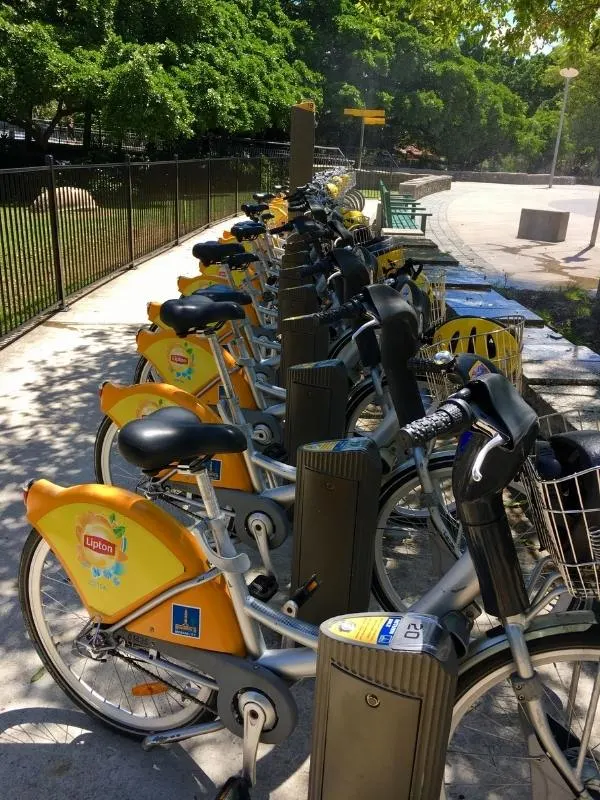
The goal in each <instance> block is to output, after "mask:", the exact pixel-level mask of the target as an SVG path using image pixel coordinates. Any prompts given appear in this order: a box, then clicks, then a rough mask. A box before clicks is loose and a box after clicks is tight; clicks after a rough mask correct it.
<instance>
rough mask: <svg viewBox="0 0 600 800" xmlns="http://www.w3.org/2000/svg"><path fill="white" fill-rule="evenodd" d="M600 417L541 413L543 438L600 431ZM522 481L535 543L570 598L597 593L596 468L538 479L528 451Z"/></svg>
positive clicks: (599, 526)
mask: <svg viewBox="0 0 600 800" xmlns="http://www.w3.org/2000/svg"><path fill="white" fill-rule="evenodd" d="M599 423H600V420H598V419H595V418H591V417H589V416H584V415H582V414H580V413H577V412H574V413H569V414H550V415H548V416H546V417H541V418H540V433H541V436H542V437H543V438H548V437H549V436H554V435H556V434H561V433H567V432H570V431H580V430H592V431H600V424H599ZM523 482H524V485H525V490H526V493H527V497H528V500H529V508H530V514H531V516H532V522H533V523H534V525H535V527H536V529H537V531H538V535H539V537H540V543H541V545H542V547H544V548H545V549H546V550H547V551H548V553H549V554H550V556H551V557H552V559H553V561H554V563H555V565H556V567H557V569H558V570H559V572H560V574H561V575H562V577H563V580H564V582H565V586H566V587H567V589H568V591H569V592H570V593H571V594H572V595H573V596H575V597H594V598H600V467H591V468H588V469H583V470H580V471H577V472H573V473H572V474H570V475H566V476H565V477H561V478H556V479H544V478H542V477H541V476H540V475H539V473H538V471H537V469H536V463H535V457H534V456H530V457H529V458H528V459H527V461H526V462H525V465H524V470H523Z"/></svg>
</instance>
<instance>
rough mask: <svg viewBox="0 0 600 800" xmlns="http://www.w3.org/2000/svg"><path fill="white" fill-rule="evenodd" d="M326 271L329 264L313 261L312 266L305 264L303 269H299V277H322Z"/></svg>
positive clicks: (322, 260) (321, 260)
mask: <svg viewBox="0 0 600 800" xmlns="http://www.w3.org/2000/svg"><path fill="white" fill-rule="evenodd" d="M328 269H329V262H328V261H325V260H324V259H320V260H319V261H315V263H314V264H306V265H305V266H304V267H300V277H301V278H310V277H312V276H313V275H324V274H325V273H326V272H327V270H328Z"/></svg>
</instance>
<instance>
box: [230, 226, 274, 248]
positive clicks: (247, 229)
mask: <svg viewBox="0 0 600 800" xmlns="http://www.w3.org/2000/svg"><path fill="white" fill-rule="evenodd" d="M266 230H267V228H266V226H265V225H263V223H262V222H252V220H248V221H246V222H236V224H235V225H232V227H231V234H232V236H235V238H236V239H237V240H238V242H243V241H249V240H250V239H256V237H257V236H260V235H261V233H264V232H265V231H266ZM236 252H239V251H236ZM228 255H229V253H228Z"/></svg>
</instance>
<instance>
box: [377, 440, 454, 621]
mask: <svg viewBox="0 0 600 800" xmlns="http://www.w3.org/2000/svg"><path fill="white" fill-rule="evenodd" d="M453 464H454V454H453V453H435V452H434V453H433V454H432V455H431V456H430V459H429V473H430V475H431V478H432V481H433V482H434V484H435V483H436V481H437V479H438V478H439V481H440V483H442V478H443V479H444V481H446V480H447V479H448V478H449V477H450V478H451V475H452V466H453ZM420 486H421V481H420V478H419V475H418V473H417V470H416V467H415V465H414V463H413V462H411V461H409V462H406V463H405V464H404V465H402V466H400V467H399V468H397V469H396V470H394V472H392V473H391V474H390V475H389V476H387V479H386V480H385V482H384V484H383V486H382V489H381V492H380V495H379V512H378V517H377V528H376V532H375V539H374V553H373V575H372V580H371V592H372V594H373V596H374V598H375V599H376V600H377V602H378V603H379V605H380V606H381V607H382V608H383V609H384V610H386V611H404V610H406V608H407V607H408V606H409V605H410V604H411V602H414V600H416V599H417V595H415V592H418V593H419V594H418V596H421V594H423V593H424V592H425V591H426V590H427V588H429V585H427V586H424V585H422V584H424V583H425V584H429V583H430V582H431V581H433V582H434V583H435V578H436V577H437V578H438V579H439V577H441V575H442V574H443V571H444V562H442V561H441V560H440V555H441V553H442V551H441V550H439V548H437V547H435V546H434V547H431V548H430V550H429V551H428V552H424V549H423V544H422V542H423V541H426V540H425V539H424V538H422V539H421V543H420V544H418V545H417V546H416V547H415V550H416V552H417V558H420V556H422V555H423V556H424V559H425V563H426V569H425V573H426V574H423V570H422V569H421V570H420V569H419V564H420V562H419V564H417V562H416V559H415V560H411V559H410V558H409V553H408V552H405V553H403V554H402V562H401V564H402V566H403V568H404V571H403V573H402V576H401V577H402V587H403V590H404V592H405V596H406V598H407V599H409V600H410V602H404V601H403V600H402V599H401V598H400V595H399V594H398V593H397V592H396V590H395V589H394V587H393V585H392V579H391V578H390V576H389V575H388V572H387V570H386V566H385V564H386V556H385V553H384V539H383V537H384V531H385V530H387V528H386V527H385V523H386V522H387V521H388V517H387V516H386V518H385V520H384V519H383V517H384V515H386V510H387V508H388V506H390V504H392V502H393V501H394V498H398V500H400V499H402V498H407V497H408V496H409V495H410V494H411V493H413V492H415V490H416V491H417V492H418V489H419V488H420ZM415 500H416V502H419V498H418V494H417V496H416V497H415ZM397 505H398V503H397V502H394V503H393V505H392V508H393V509H394V511H395V509H396V507H397ZM391 513H392V512H390V515H389V516H391ZM428 516H429V512H428V511H427V510H426V509H421V508H411V507H409V506H407V505H405V506H403V510H401V511H400V512H399V513H398V517H399V518H400V519H401V521H402V522H403V524H405V525H406V526H407V527H406V531H405V533H408V534H409V535H412V537H413V540H414V541H417V542H418V541H419V540H418V539H415V537H418V536H419V534H424V536H426V537H433V536H435V535H436V534H433V533H431V531H429V530H428V527H427V520H428ZM432 541H433V540H432ZM410 544H411V543H410V542H409V543H408V544H407V550H410V549H411V547H410ZM415 586H416V588H415Z"/></svg>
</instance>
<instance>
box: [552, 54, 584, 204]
mask: <svg viewBox="0 0 600 800" xmlns="http://www.w3.org/2000/svg"><path fill="white" fill-rule="evenodd" d="M560 74H561V75H562V77H563V78H564V79H565V91H564V94H563V103H562V108H561V110H560V121H559V123H558V132H557V134H556V144H555V145H554V157H553V158H552V169H551V170H550V180H549V181H548V188H549V189H551V188H552V182H553V180H554V172H555V170H556V161H557V159H558V149H559V147H560V136H561V134H562V129H563V122H564V121H565V111H566V110H567V98H568V96H569V82H570V81H571V79H572V78H576V77H577V76H578V75H579V70H578V69H575V68H574V67H565V68H564V69H561V71H560Z"/></svg>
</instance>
